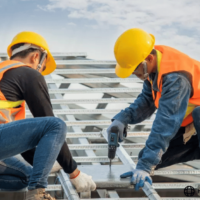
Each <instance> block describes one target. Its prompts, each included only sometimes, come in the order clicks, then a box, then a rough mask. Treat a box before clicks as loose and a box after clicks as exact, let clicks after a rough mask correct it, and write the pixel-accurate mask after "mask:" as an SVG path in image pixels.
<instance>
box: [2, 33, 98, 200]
mask: <svg viewBox="0 0 200 200" xmlns="http://www.w3.org/2000/svg"><path fill="white" fill-rule="evenodd" d="M7 51H8V55H9V57H10V59H9V60H6V61H3V62H1V63H0V137H1V139H0V147H1V148H0V175H1V179H0V190H8V191H11V190H20V189H23V188H25V187H27V186H28V192H27V194H26V200H38V199H40V200H45V199H49V200H50V199H51V200H53V199H54V198H53V197H51V196H50V195H49V194H45V188H46V187H47V184H48V183H47V178H48V175H49V173H50V171H51V169H52V167H53V164H54V163H55V161H56V159H57V161H58V163H59V164H60V166H61V167H62V168H63V170H64V171H65V172H66V173H68V174H69V177H70V180H71V182H72V184H73V185H74V186H75V187H76V189H77V191H78V192H85V191H91V190H95V188H96V185H95V183H94V181H93V180H92V178H91V177H90V176H88V175H87V174H84V173H82V172H80V171H79V170H78V168H77V163H76V162H75V161H74V160H73V158H72V156H71V153H70V151H69V148H68V145H67V143H66V141H65V138H66V132H67V127H66V123H65V122H64V121H63V120H61V119H59V118H56V117H54V114H53V110H52V105H51V102H50V97H49V93H48V88H47V85H46V82H45V79H44V77H43V75H48V74H50V73H51V72H53V71H54V70H55V68H56V63H55V60H54V58H53V56H52V55H51V53H50V51H49V47H48V44H47V42H46V41H45V39H44V38H43V37H42V36H41V35H39V34H37V33H34V32H21V33H19V34H17V35H16V36H15V37H14V38H13V40H12V42H11V44H10V45H9V46H8V49H7ZM25 102H26V103H27V106H28V107H29V109H30V111H31V113H32V115H33V116H34V118H29V119H25ZM17 154H21V155H22V157H24V159H25V160H26V161H27V162H28V163H29V164H31V165H32V166H33V167H32V166H27V165H25V164H23V162H21V161H20V160H19V159H17V158H16V157H13V156H15V155H17Z"/></svg>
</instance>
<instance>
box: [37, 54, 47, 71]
mask: <svg viewBox="0 0 200 200" xmlns="http://www.w3.org/2000/svg"><path fill="white" fill-rule="evenodd" d="M46 57H47V51H46V50H45V51H43V52H42V55H41V57H40V63H39V64H38V66H37V69H36V70H37V71H40V69H41V68H42V64H43V62H44V60H45V58H46Z"/></svg>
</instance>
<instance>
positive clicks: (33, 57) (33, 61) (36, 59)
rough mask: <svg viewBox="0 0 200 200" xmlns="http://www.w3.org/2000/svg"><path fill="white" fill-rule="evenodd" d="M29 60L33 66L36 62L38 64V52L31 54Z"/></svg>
mask: <svg viewBox="0 0 200 200" xmlns="http://www.w3.org/2000/svg"><path fill="white" fill-rule="evenodd" d="M30 59H31V63H33V64H34V63H37V62H39V59H40V54H39V53H38V52H33V53H32V55H31V57H30Z"/></svg>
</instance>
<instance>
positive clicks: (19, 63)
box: [0, 62, 24, 73]
mask: <svg viewBox="0 0 200 200" xmlns="http://www.w3.org/2000/svg"><path fill="white" fill-rule="evenodd" d="M17 65H24V63H21V62H18V63H13V64H10V65H8V66H5V67H3V68H1V69H0V73H1V72H3V71H4V70H6V69H9V68H11V67H15V66H17Z"/></svg>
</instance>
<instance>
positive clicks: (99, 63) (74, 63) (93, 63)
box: [56, 60, 116, 66]
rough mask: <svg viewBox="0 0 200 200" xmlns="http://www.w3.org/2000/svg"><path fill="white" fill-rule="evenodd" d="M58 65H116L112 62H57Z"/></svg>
mask: <svg viewBox="0 0 200 200" xmlns="http://www.w3.org/2000/svg"><path fill="white" fill-rule="evenodd" d="M56 64H57V65H75V66H76V65H114V66H115V65H116V61H110V60H56Z"/></svg>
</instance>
